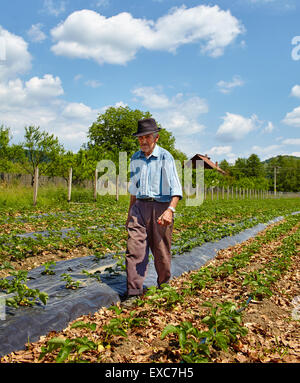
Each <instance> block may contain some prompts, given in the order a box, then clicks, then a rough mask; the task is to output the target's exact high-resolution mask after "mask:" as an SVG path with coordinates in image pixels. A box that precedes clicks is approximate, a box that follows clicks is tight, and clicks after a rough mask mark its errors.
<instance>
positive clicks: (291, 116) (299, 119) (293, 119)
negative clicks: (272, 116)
mask: <svg viewBox="0 0 300 383" xmlns="http://www.w3.org/2000/svg"><path fill="white" fill-rule="evenodd" d="M282 122H283V123H284V124H286V125H289V126H293V127H295V128H300V106H298V107H297V108H295V109H294V110H293V111H292V112H289V113H287V114H286V116H285V117H284V119H283V120H282Z"/></svg>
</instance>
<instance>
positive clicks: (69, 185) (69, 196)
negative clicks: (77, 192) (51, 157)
mask: <svg viewBox="0 0 300 383" xmlns="http://www.w3.org/2000/svg"><path fill="white" fill-rule="evenodd" d="M71 193H72V168H70V169H69V179H68V202H70V201H71Z"/></svg>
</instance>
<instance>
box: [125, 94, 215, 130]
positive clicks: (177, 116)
mask: <svg viewBox="0 0 300 383" xmlns="http://www.w3.org/2000/svg"><path fill="white" fill-rule="evenodd" d="M132 92H133V94H134V95H135V96H136V100H138V101H140V102H141V103H142V104H143V105H145V106H146V107H147V108H149V109H150V110H151V113H153V114H155V116H157V119H158V121H159V122H160V123H161V125H162V126H163V128H166V129H167V130H169V131H171V132H173V133H175V134H177V135H186V134H187V133H189V134H194V133H199V132H202V131H203V130H204V129H205V127H204V126H203V125H202V124H200V123H199V122H198V118H199V116H200V115H201V114H203V113H207V112H208V106H207V103H206V101H205V100H204V99H201V98H200V97H198V96H191V97H185V96H184V95H183V94H182V93H178V94H176V95H175V96H174V97H172V98H169V97H167V96H166V95H165V94H164V93H162V88H161V87H140V88H135V89H134V90H133V91H132Z"/></svg>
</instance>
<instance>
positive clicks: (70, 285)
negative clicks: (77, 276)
mask: <svg viewBox="0 0 300 383" xmlns="http://www.w3.org/2000/svg"><path fill="white" fill-rule="evenodd" d="M61 277H62V278H61V279H62V280H63V281H65V282H66V288H67V289H72V290H76V289H78V287H79V286H80V281H74V279H73V278H72V277H71V276H70V275H69V274H67V273H63V274H62V275H61Z"/></svg>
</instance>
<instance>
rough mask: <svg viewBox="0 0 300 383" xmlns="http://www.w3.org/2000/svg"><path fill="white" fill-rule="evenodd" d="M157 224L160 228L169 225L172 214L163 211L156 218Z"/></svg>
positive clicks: (168, 210)
mask: <svg viewBox="0 0 300 383" xmlns="http://www.w3.org/2000/svg"><path fill="white" fill-rule="evenodd" d="M157 222H158V223H159V224H160V225H162V226H168V225H171V223H172V222H173V212H172V210H170V209H167V210H165V211H164V212H163V213H162V215H161V216H160V217H159V218H158V220H157Z"/></svg>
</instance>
